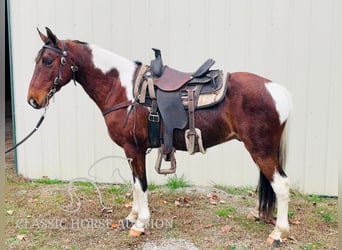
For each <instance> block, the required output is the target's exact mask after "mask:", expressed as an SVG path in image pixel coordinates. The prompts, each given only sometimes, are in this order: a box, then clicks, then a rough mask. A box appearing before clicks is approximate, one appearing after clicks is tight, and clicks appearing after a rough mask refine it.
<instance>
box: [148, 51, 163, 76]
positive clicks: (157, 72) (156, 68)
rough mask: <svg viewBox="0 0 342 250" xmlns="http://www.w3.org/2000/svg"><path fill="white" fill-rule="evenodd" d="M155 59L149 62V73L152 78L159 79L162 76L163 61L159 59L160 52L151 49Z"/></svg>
mask: <svg viewBox="0 0 342 250" xmlns="http://www.w3.org/2000/svg"><path fill="white" fill-rule="evenodd" d="M152 50H153V51H154V57H155V59H153V60H151V65H150V66H151V72H152V75H153V76H154V77H160V76H161V75H162V74H163V60H162V58H161V51H160V50H159V49H155V48H152Z"/></svg>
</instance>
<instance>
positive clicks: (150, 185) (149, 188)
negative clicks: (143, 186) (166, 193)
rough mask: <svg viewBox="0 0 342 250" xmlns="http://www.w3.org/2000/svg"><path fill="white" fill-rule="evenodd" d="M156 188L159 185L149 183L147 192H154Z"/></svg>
mask: <svg viewBox="0 0 342 250" xmlns="http://www.w3.org/2000/svg"><path fill="white" fill-rule="evenodd" d="M157 188H159V185H157V184H154V183H153V182H150V183H149V184H148V190H149V191H154V190H156V189H157Z"/></svg>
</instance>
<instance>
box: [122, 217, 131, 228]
mask: <svg viewBox="0 0 342 250" xmlns="http://www.w3.org/2000/svg"><path fill="white" fill-rule="evenodd" d="M133 224H134V223H133V222H131V221H130V220H128V219H124V220H122V221H121V226H122V228H123V229H130V228H131V227H132V226H133Z"/></svg>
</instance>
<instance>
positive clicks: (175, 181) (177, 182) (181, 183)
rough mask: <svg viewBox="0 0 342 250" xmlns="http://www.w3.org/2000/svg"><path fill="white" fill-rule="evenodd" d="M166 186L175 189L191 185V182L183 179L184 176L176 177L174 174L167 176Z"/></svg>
mask: <svg viewBox="0 0 342 250" xmlns="http://www.w3.org/2000/svg"><path fill="white" fill-rule="evenodd" d="M166 186H167V187H168V188H169V189H171V190H176V189H178V188H185V187H191V184H190V183H189V182H188V181H187V180H186V179H185V177H184V176H181V177H180V178H178V177H177V176H176V175H174V176H172V177H170V178H168V180H167V183H166Z"/></svg>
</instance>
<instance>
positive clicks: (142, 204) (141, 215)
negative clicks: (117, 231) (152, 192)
mask: <svg viewBox="0 0 342 250" xmlns="http://www.w3.org/2000/svg"><path fill="white" fill-rule="evenodd" d="M133 185H134V188H133V196H134V199H135V200H136V202H137V205H138V218H137V220H136V221H135V223H134V225H133V226H132V228H133V229H135V230H137V231H140V232H144V228H145V227H146V226H147V225H148V223H149V220H150V217H151V214H150V210H149V208H148V199H147V191H145V192H144V191H142V188H141V185H140V181H139V179H137V178H135V177H134V184H133Z"/></svg>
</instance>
